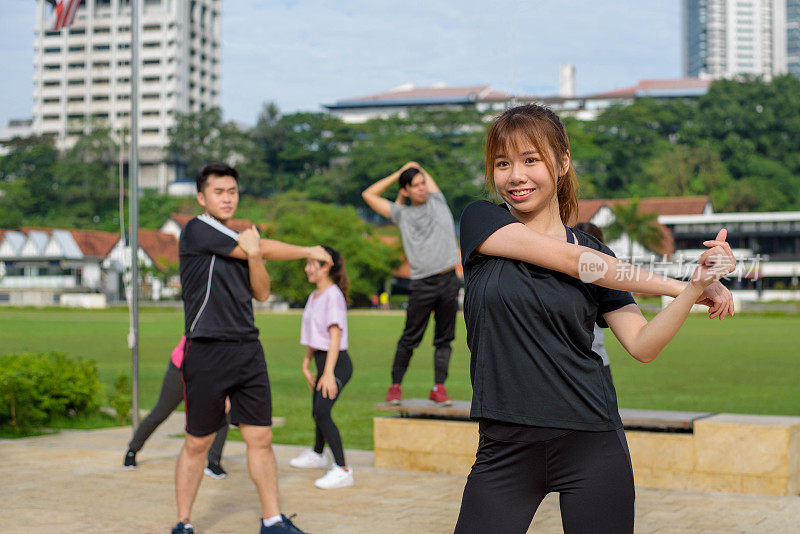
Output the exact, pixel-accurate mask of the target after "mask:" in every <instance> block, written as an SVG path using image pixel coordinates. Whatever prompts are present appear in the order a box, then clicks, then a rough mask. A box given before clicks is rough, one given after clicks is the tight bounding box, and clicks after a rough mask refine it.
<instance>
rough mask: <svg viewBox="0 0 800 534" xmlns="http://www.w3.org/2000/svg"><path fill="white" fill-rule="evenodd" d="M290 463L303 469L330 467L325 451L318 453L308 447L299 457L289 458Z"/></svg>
mask: <svg viewBox="0 0 800 534" xmlns="http://www.w3.org/2000/svg"><path fill="white" fill-rule="evenodd" d="M289 465H291V466H292V467H300V468H303V469H315V468H324V467H328V459H327V458H325V454H324V453H323V454H317V453H316V452H314V451H313V450H311V449H306V450H304V451H303V452H301V453H300V456H298V457H297V458H292V459H291V460H289Z"/></svg>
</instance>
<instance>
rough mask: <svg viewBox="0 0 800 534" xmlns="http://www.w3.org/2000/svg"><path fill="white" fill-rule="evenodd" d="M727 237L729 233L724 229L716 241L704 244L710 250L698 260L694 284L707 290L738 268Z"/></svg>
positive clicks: (693, 276) (693, 278)
mask: <svg viewBox="0 0 800 534" xmlns="http://www.w3.org/2000/svg"><path fill="white" fill-rule="evenodd" d="M727 236H728V231H727V230H725V228H723V229H722V230H720V231H719V233H718V234H717V237H716V239H712V240H710V241H705V242H703V244H704V245H705V246H707V247H710V248H709V250H706V251H705V252H703V254H701V255H700V258H699V259H698V260H697V269H695V271H694V274H693V275H692V283H693V284H698V285H700V286H701V287H703V288H704V290H705V288H707V287H708V286H710V285H711V284H712V283H714V282H716V281H717V280H719V279H720V278H722V277H723V276H725V275H727V274H729V273H731V272H733V270H734V269H735V268H736V258H734V257H733V251H732V250H731V246H730V245H729V244H728V243H727V242H726V241H725V238H727Z"/></svg>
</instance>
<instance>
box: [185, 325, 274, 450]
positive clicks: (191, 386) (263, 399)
mask: <svg viewBox="0 0 800 534" xmlns="http://www.w3.org/2000/svg"><path fill="white" fill-rule="evenodd" d="M184 350H185V351H186V352H185V354H186V355H185V356H184V359H183V365H182V367H181V376H182V378H183V398H184V401H185V402H186V432H187V433H188V434H191V435H193V436H206V435H208V434H213V433H214V432H216V431H217V430H219V429H220V428H222V427H223V425H225V424H226V421H225V397H230V399H231V423H232V424H234V425H239V424H240V423H244V424H247V425H257V426H271V425H272V397H271V394H270V389H269V375H267V363H266V361H265V360H264V349H263V348H262V347H261V343H260V342H259V341H257V340H256V341H220V340H216V339H206V338H197V339H190V340H187V341H186V348H185V349H184Z"/></svg>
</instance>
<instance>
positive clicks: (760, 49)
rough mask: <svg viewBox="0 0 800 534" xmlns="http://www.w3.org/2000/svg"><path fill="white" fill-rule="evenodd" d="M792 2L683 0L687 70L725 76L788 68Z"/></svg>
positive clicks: (693, 74)
mask: <svg viewBox="0 0 800 534" xmlns="http://www.w3.org/2000/svg"><path fill="white" fill-rule="evenodd" d="M792 3H796V1H793V0H788V1H787V0H683V14H682V16H683V74H684V75H685V76H690V77H700V78H726V77H731V76H736V75H739V74H754V75H762V76H767V77H769V76H772V75H776V74H781V73H785V72H786V71H787V4H792Z"/></svg>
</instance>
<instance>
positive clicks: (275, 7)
mask: <svg viewBox="0 0 800 534" xmlns="http://www.w3.org/2000/svg"><path fill="white" fill-rule="evenodd" d="M176 1H182V0H176ZM3 3H4V6H3V17H2V19H1V20H0V72H3V74H4V83H3V89H2V93H0V94H1V95H2V97H0V128H2V127H4V126H5V124H6V122H7V121H8V119H12V118H25V117H29V116H30V115H31V105H32V100H31V99H32V83H33V82H32V79H33V65H32V63H33V20H34V14H35V2H34V0H13V1H9V0H5V1H4V2H3ZM680 34H681V29H680V2H679V1H678V0H656V1H650V2H642V1H641V0H604V1H602V2H599V1H597V0H575V1H570V0H493V1H491V2H489V1H486V0H426V1H424V2H423V1H416V0H404V1H397V0H395V1H390V0H337V1H336V2H331V1H321V0H296V1H295V0H223V2H222V66H221V70H222V88H221V105H222V110H223V114H224V116H225V118H226V119H231V120H235V121H237V122H240V123H242V124H253V123H254V122H255V120H256V117H257V115H258V113H259V111H260V109H261V105H262V104H263V103H265V102H269V101H274V102H275V103H277V105H278V107H279V108H280V110H281V111H283V112H293V111H298V110H308V111H318V110H320V109H322V108H321V105H322V104H330V103H334V102H336V101H337V100H344V99H347V98H351V97H355V96H362V95H369V94H375V93H381V92H384V91H386V90H388V89H391V88H393V87H396V86H398V85H401V84H403V83H407V82H412V83H414V84H415V85H418V86H425V85H430V84H433V83H436V82H445V83H447V84H448V85H484V84H488V85H491V86H492V87H494V88H495V89H498V90H501V91H506V92H511V93H517V94H535V95H550V94H554V93H556V92H557V90H558V77H559V65H560V64H561V63H572V64H574V65H575V69H576V76H575V78H576V81H575V85H576V92H577V94H579V95H580V94H591V93H595V92H600V91H607V90H611V89H616V88H621V87H626V86H630V85H634V84H636V83H637V82H638V81H639V80H641V79H650V78H676V77H679V76H680V74H681V73H680V68H681V61H680V55H681V46H680Z"/></svg>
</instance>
